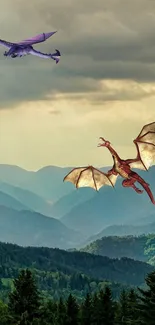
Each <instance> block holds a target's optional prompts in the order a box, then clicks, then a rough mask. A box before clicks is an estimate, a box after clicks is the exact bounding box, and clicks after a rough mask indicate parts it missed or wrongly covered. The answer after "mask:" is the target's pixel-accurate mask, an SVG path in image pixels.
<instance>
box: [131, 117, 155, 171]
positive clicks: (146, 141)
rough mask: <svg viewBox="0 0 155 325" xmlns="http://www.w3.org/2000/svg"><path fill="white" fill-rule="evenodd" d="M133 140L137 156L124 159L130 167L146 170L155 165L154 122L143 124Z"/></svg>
mask: <svg viewBox="0 0 155 325" xmlns="http://www.w3.org/2000/svg"><path fill="white" fill-rule="evenodd" d="M133 142H134V144H135V145H136V148H137V157H136V158H135V159H127V160H126V162H127V163H128V164H129V165H130V167H131V168H138V169H144V170H148V169H149V167H151V166H152V165H155V122H153V123H149V124H146V125H144V126H143V128H142V130H141V132H140V133H139V135H138V137H137V138H136V139H135V140H134V141H133Z"/></svg>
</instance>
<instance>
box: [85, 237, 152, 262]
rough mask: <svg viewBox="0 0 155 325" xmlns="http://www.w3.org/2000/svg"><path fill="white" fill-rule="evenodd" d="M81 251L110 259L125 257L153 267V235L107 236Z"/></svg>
mask: <svg viewBox="0 0 155 325" xmlns="http://www.w3.org/2000/svg"><path fill="white" fill-rule="evenodd" d="M81 251H83V252H88V253H91V254H95V255H101V256H108V257H110V258H121V257H124V256H126V257H128V258H133V259H135V260H139V261H144V262H149V263H151V264H153V265H155V263H154V256H155V234H149V235H140V236H132V235H130V236H107V237H103V238H101V239H97V240H95V241H93V242H92V243H90V244H89V245H87V246H86V247H84V248H82V249H81Z"/></svg>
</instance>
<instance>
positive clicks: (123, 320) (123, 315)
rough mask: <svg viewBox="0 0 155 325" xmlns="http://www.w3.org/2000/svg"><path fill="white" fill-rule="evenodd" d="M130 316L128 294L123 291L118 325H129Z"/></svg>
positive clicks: (119, 304) (119, 305) (117, 319)
mask: <svg viewBox="0 0 155 325" xmlns="http://www.w3.org/2000/svg"><path fill="white" fill-rule="evenodd" d="M128 316H129V309H128V294H127V292H126V291H125V290H124V289H123V290H122V291H121V293H120V297H119V302H118V308H117V317H116V324H118V325H128Z"/></svg>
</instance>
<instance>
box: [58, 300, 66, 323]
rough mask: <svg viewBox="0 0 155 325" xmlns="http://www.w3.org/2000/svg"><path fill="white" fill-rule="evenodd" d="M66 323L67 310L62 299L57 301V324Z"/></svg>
mask: <svg viewBox="0 0 155 325" xmlns="http://www.w3.org/2000/svg"><path fill="white" fill-rule="evenodd" d="M66 323H67V310H66V306H65V303H64V301H63V299H62V298H60V299H59V302H58V306H57V324H58V325H65V324H66Z"/></svg>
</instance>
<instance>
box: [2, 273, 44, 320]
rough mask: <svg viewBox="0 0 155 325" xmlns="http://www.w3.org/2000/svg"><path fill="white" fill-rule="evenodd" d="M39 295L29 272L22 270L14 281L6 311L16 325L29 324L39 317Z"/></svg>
mask: <svg viewBox="0 0 155 325" xmlns="http://www.w3.org/2000/svg"><path fill="white" fill-rule="evenodd" d="M39 307H40V295H39V292H38V289H37V286H36V284H35V280H34V278H33V275H32V273H31V271H30V270H28V269H27V270H22V271H21V272H20V274H19V276H18V277H17V278H16V279H14V290H13V292H11V293H10V295H9V303H8V309H9V312H10V314H11V316H12V317H13V319H14V320H15V321H16V324H17V323H18V324H26V325H27V324H29V323H31V322H32V321H33V319H34V318H37V317H38V316H39Z"/></svg>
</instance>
